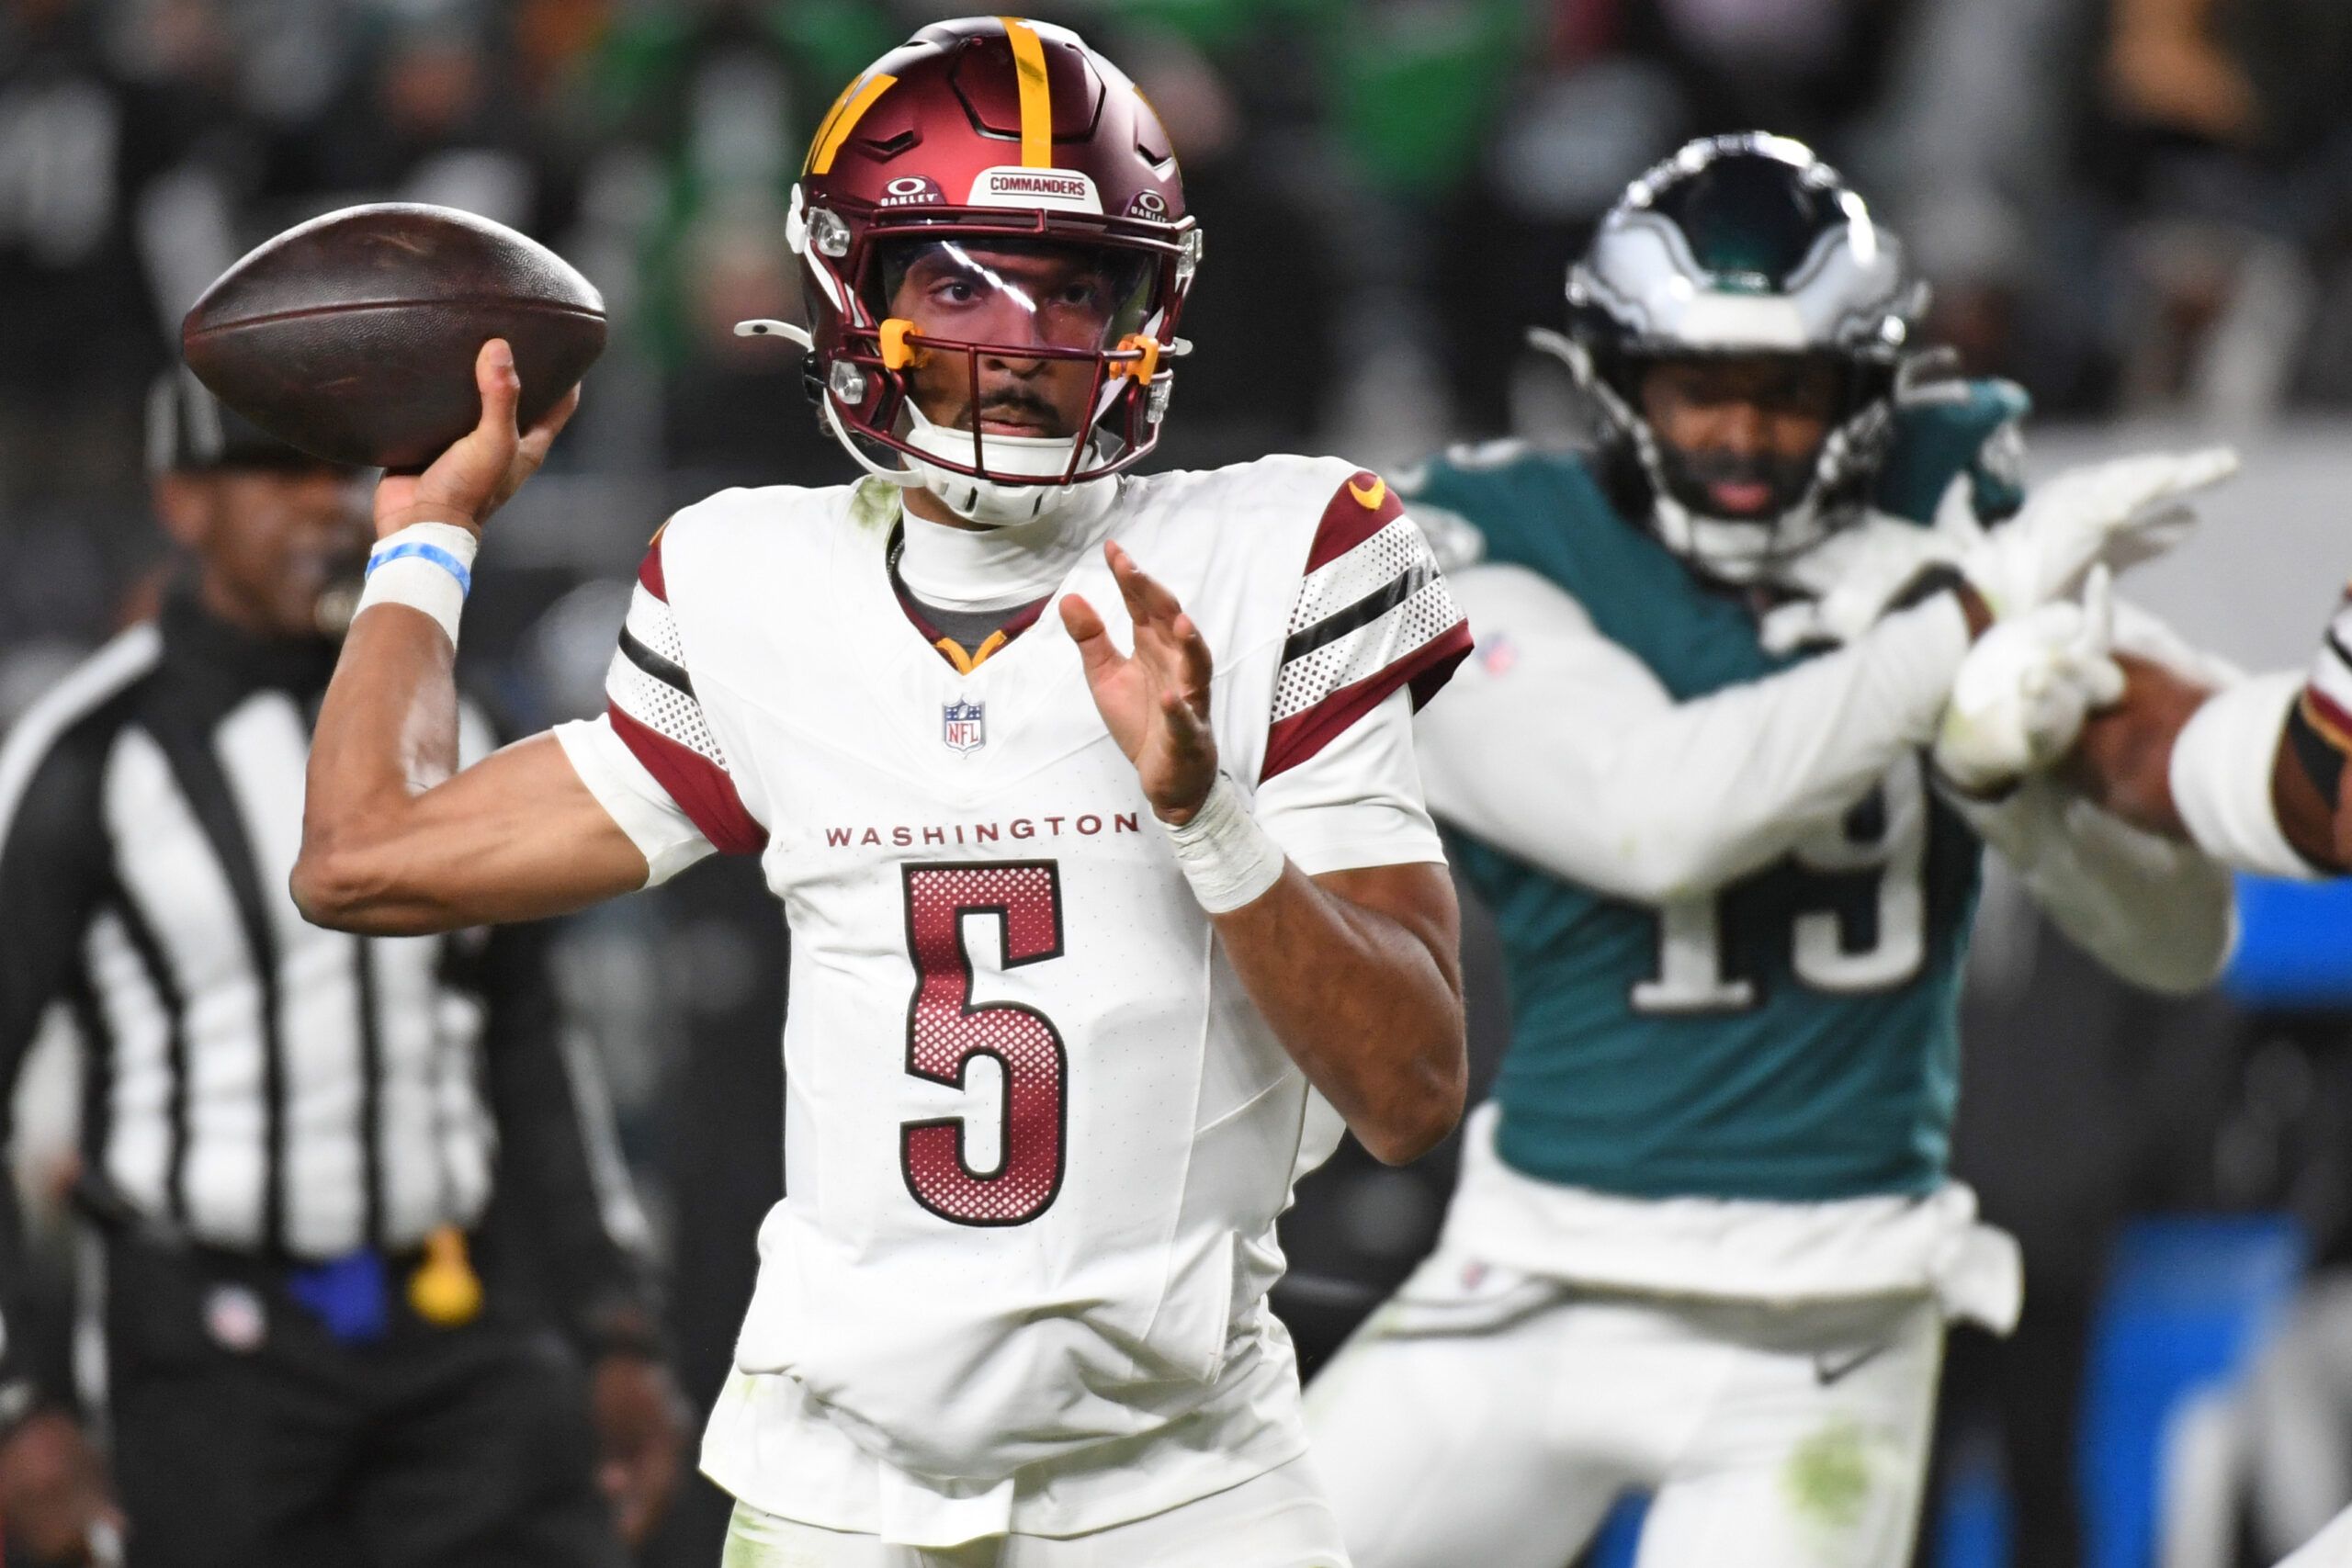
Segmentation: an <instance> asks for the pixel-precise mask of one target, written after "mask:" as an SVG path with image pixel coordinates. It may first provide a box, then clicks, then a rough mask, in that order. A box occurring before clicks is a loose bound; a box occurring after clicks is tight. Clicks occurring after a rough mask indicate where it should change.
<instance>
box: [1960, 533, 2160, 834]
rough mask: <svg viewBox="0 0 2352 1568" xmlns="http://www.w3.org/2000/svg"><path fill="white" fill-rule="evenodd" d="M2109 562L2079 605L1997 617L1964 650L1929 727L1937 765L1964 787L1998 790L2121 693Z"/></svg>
mask: <svg viewBox="0 0 2352 1568" xmlns="http://www.w3.org/2000/svg"><path fill="white" fill-rule="evenodd" d="M2109 583H2110V579H2109V572H2108V569H2107V568H2106V567H2105V566H2103V565H2102V566H2094V567H2092V568H2091V569H2090V576H2089V580H2088V581H2086V583H2085V584H2084V586H2083V603H2082V604H2071V603H2069V602H2067V601H2065V600H2064V599H2060V600H2054V601H2052V603H2050V604H2041V605H2038V606H2036V607H2035V608H2033V609H2030V610H2028V611H2026V612H2025V613H2024V614H2023V615H2016V616H2013V617H2011V618H2010V619H2008V620H2006V621H2003V622H2001V623H2000V624H1999V625H1998V626H1995V627H1993V629H1992V630H1990V631H1988V632H1986V633H1985V635H1984V636H1983V637H1979V638H1977V640H1976V646H1975V647H1973V648H1972V649H1969V650H1968V657H1967V658H1966V659H1964V660H1962V661H1961V666H1960V673H1959V674H1958V675H1957V676H1956V677H1954V678H1953V681H1952V685H1951V700H1950V701H1949V702H1947V703H1946V704H1945V705H1944V716H1943V722H1942V724H1941V726H1940V727H1939V728H1938V730H1937V732H1936V744H1935V751H1934V758H1935V764H1936V771H1937V772H1938V773H1941V774H1942V775H1943V776H1944V777H1945V778H1947V779H1949V780H1951V782H1952V783H1953V784H1956V785H1958V786H1959V787H1960V789H1961V790H1962V792H1963V793H1966V794H1969V795H1994V794H1997V793H1999V792H2000V791H2002V790H2005V789H2007V788H2008V787H2009V786H2010V785H2011V784H2016V783H2017V782H2018V780H2019V779H2021V778H2023V777H2024V776H2025V775H2026V774H2028V773H2039V772H2040V771H2041V770H2042V769H2044V768H2046V767H2048V766H2050V765H2051V764H2052V762H2055V761H2058V759H2059V758H2061V757H2063V756H2064V755H2065V754H2066V752H2067V750H2069V749H2070V748H2071V747H2073V745H2074V744H2075V738H2076V737H2078V736H2080V735H2081V734H2082V732H2083V721H2084V720H2085V719H2086V718H2087V717H2089V716H2090V715H2091V714H2093V713H2095V712H2097V711H2098V709H2100V708H2103V707H2106V706H2108V705H2110V704H2113V703H2115V702H2117V701H2119V700H2120V699H2121V697H2122V695H2123V670H2122V667H2121V666H2120V665H2119V664H2117V663H2116V662H2115V660H2114V657H2113V654H2112V651H2111V650H2112V649H2113V646H2114V641H2115V607H2114V603H2113V601H2112V599H2111V598H2110V596H2109Z"/></svg>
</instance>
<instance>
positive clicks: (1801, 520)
mask: <svg viewBox="0 0 2352 1568" xmlns="http://www.w3.org/2000/svg"><path fill="white" fill-rule="evenodd" d="M1612 357H1613V363H1611V364H1609V365H1607V366H1605V367H1603V366H1600V365H1595V366H1594V367H1593V368H1592V371H1591V373H1590V379H1589V382H1588V387H1589V389H1590V390H1592V391H1593V392H1594V393H1595V394H1596V396H1598V397H1599V398H1600V400H1601V401H1602V403H1603V406H1604V409H1605V412H1606V414H1607V417H1608V419H1609V420H1610V423H1611V424H1612V425H1613V426H1614V427H1615V428H1616V429H1617V431H1618V432H1619V433H1620V434H1621V437H1622V439H1623V441H1624V443H1625V446H1626V447H1627V449H1628V450H1629V452H1630V454H1631V456H1632V457H1634V461H1635V462H1636V463H1637V464H1638V466H1639V468H1640V469H1641V473H1642V477H1643V479H1644V480H1645V482H1646V487H1647V490H1648V492H1649V496H1650V506H1651V525H1652V526H1653V527H1654V528H1655V529H1656V530H1657V534H1658V536H1659V538H1660V539H1661V540H1662V541H1663V542H1664V543H1665V544H1666V545H1667V547H1668V548H1669V549H1672V550H1673V551H1674V552H1675V553H1676V554H1678V555H1680V556H1683V557H1685V558H1689V559H1690V560H1691V561H1692V562H1693V564H1695V565H1697V566H1698V567H1700V568H1701V569H1702V570H1704V571H1705V572H1706V573H1707V574H1708V575H1710V576H1712V577H1714V578H1717V579H1719V580H1721V581H1726V582H1736V583H1747V582H1753V581H1758V580H1760V579H1763V578H1767V577H1770V576H1771V575H1772V574H1773V572H1774V571H1775V570H1777V569H1778V568H1780V567H1781V566H1782V565H1784V564H1785V563H1787V562H1788V561H1790V560H1792V559H1793V558H1795V557H1797V556H1800V555H1802V554H1804V552H1805V551H1807V550H1809V549H1811V548H1813V547H1815V545H1817V544H1819V543H1820V542H1821V541H1822V540H1823V539H1825V538H1826V537H1827V536H1829V535H1831V534H1832V533H1835V532H1836V531H1837V530H1838V529H1839V528H1841V527H1844V526H1845V525H1848V524H1849V523H1851V522H1853V521H1854V520H1855V519H1856V518H1858V517H1859V516H1860V513H1861V510H1862V507H1863V503H1864V501H1865V498H1866V491H1867V490H1868V486H1869V481H1870V479H1871V475H1873V474H1874V473H1875V472H1876V471H1877V468H1878V466H1879V463H1880V461H1881V459H1882V458H1883V457H1884V455H1885V450H1886V444H1887V439H1888V437H1889V435H1890V434H1891V433H1892V430H1893V414H1894V408H1893V402H1892V394H1893V391H1894V373H1893V369H1892V367H1885V366H1880V365H1876V364H1871V363H1867V362H1859V361H1855V360H1850V359H1842V358H1838V357H1836V356H1831V355H1816V354H1811V353H1804V354H1792V355H1785V356H1784V355H1767V354H1761V353H1754V352H1749V353H1737V352H1734V353H1726V354H1724V355H1716V356H1699V355H1681V354H1655V355H1654V354H1641V353H1634V354H1625V355H1616V356H1612ZM1702 357H1717V358H1720V359H1723V360H1725V361H1733V360H1743V359H1745V360H1750V361H1770V360H1771V359H1779V358H1783V357H1785V358H1787V359H1790V360H1795V361H1813V362H1816V363H1826V364H1827V365H1828V366H1829V367H1831V368H1832V369H1833V370H1834V372H1835V374H1836V376H1837V380H1838V385H1837V387H1836V389H1835V391H1834V393H1833V395H1832V397H1831V399H1830V400H1829V402H1828V404H1827V407H1826V409H1825V410H1824V411H1823V413H1822V415H1821V416H1820V417H1823V419H1824V427H1823V432H1822V434H1821V437H1820V439H1819V440H1818V441H1817V442H1816V443H1815V444H1814V445H1813V446H1812V447H1811V449H1810V450H1808V451H1805V452H1804V453H1801V454H1789V455H1783V454H1781V453H1780V452H1777V451H1775V450H1772V449H1770V448H1769V447H1768V448H1767V449H1766V450H1763V451H1760V452H1758V453H1756V454H1754V455H1753V456H1749V455H1747V454H1738V455H1735V454H1733V453H1730V452H1728V451H1722V450H1706V449H1701V450H1692V449H1689V448H1685V447H1681V446H1676V445H1674V444H1672V443H1671V442H1669V441H1668V439H1667V438H1666V437H1665V436H1663V435H1662V434H1660V433H1659V432H1658V429H1657V425H1656V423H1654V422H1653V421H1652V420H1651V419H1650V418H1649V417H1648V415H1647V414H1646V413H1645V412H1643V411H1644V404H1645V398H1644V396H1643V387H1642V382H1643V379H1644V378H1645V376H1647V375H1648V374H1650V373H1651V372H1652V371H1653V370H1655V369H1657V368H1659V367H1669V366H1672V365H1674V364H1676V363H1677V362H1678V361H1679V362H1683V363H1691V362H1693V361H1697V360H1699V359H1701V358H1702ZM1755 401H1758V402H1759V403H1763V404H1764V405H1765V406H1767V408H1768V409H1769V408H1770V406H1771V400H1770V398H1758V399H1755ZM1767 417H1770V414H1769V413H1768V416H1767ZM1726 482H1730V483H1735V484H1736V483H1742V482H1744V483H1747V484H1752V485H1755V486H1756V487H1758V488H1759V489H1761V490H1762V491H1765V492H1766V494H1765V495H1764V496H1763V497H1761V498H1759V501H1758V503H1757V504H1754V505H1751V506H1745V507H1739V508H1736V509H1735V508H1731V507H1726V506H1724V504H1723V503H1722V502H1721V501H1720V500H1719V499H1718V496H1719V493H1720V492H1719V491H1718V489H1717V487H1718V486H1720V485H1724V484H1725V483H1726Z"/></svg>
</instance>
